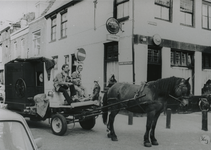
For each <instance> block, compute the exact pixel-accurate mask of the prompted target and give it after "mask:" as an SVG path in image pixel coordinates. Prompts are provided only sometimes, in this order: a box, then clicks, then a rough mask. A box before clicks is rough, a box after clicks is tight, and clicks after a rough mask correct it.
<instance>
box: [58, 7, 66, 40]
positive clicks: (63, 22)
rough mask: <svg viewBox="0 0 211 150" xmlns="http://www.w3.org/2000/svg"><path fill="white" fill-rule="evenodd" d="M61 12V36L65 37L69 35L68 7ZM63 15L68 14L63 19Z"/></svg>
mask: <svg viewBox="0 0 211 150" xmlns="http://www.w3.org/2000/svg"><path fill="white" fill-rule="evenodd" d="M60 14H61V30H60V32H61V38H65V37H67V9H65V10H64V11H62V12H61V13H60ZM63 15H66V19H65V20H63V17H62V16H63ZM63 25H65V28H63ZM63 31H65V32H63ZM63 33H65V34H64V35H63Z"/></svg>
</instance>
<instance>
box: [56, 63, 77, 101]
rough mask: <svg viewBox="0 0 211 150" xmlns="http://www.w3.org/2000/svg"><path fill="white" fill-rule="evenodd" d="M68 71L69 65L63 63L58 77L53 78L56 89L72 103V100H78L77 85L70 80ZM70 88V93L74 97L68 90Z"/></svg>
mask: <svg viewBox="0 0 211 150" xmlns="http://www.w3.org/2000/svg"><path fill="white" fill-rule="evenodd" d="M68 73H69V65H68V64H64V65H62V71H61V72H60V73H58V74H57V75H56V77H55V78H54V79H53V82H54V87H55V90H56V91H57V92H62V93H63V95H64V97H65V100H66V101H67V103H68V104H69V105H71V103H72V102H74V101H77V97H76V90H75V87H74V85H73V83H71V82H70V77H69V76H68ZM68 88H69V89H70V95H71V96H72V97H71V96H70V95H69V93H68V91H67V90H68Z"/></svg>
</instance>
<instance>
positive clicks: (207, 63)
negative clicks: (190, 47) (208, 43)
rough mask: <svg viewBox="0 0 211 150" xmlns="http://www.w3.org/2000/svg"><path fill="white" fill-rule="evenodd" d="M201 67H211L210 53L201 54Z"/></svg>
mask: <svg viewBox="0 0 211 150" xmlns="http://www.w3.org/2000/svg"><path fill="white" fill-rule="evenodd" d="M202 68H203V69H211V54H207V53H203V54H202Z"/></svg>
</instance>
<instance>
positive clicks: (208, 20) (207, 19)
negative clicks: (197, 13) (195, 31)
mask: <svg viewBox="0 0 211 150" xmlns="http://www.w3.org/2000/svg"><path fill="white" fill-rule="evenodd" d="M202 28H203V29H209V30H210V29H211V1H210V2H207V1H203V3H202Z"/></svg>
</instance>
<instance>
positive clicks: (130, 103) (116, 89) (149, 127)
mask: <svg viewBox="0 0 211 150" xmlns="http://www.w3.org/2000/svg"><path fill="white" fill-rule="evenodd" d="M143 95H144V96H143ZM189 96H190V83H189V78H188V79H184V78H178V77H174V76H173V77H169V78H163V79H158V80H156V81H150V82H147V83H144V84H142V85H135V84H129V83H121V82H117V83H115V84H114V85H113V86H112V87H111V88H109V90H108V92H107V93H105V95H104V97H103V106H102V112H103V113H102V118H103V123H104V124H105V125H107V131H108V132H109V133H108V137H109V138H111V140H112V141H118V138H117V135H116V133H115V130H114V125H113V124H114V120H115V116H116V115H117V114H118V113H119V111H120V109H121V108H123V107H124V109H126V110H128V111H130V112H134V113H146V114H147V122H146V132H145V134H144V146H145V147H151V146H152V145H159V144H158V142H157V139H156V138H155V128H156V124H157V120H158V118H159V116H160V114H161V113H162V112H163V110H164V108H165V107H164V106H165V105H166V103H167V100H168V99H172V97H173V98H174V99H175V101H176V100H177V101H180V103H181V104H183V105H185V104H188V97H189ZM114 103H115V104H114ZM112 104H113V105H112ZM108 111H110V115H109V120H108V122H107V118H108ZM150 141H151V142H150Z"/></svg>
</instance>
